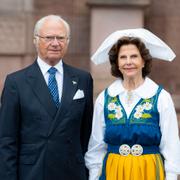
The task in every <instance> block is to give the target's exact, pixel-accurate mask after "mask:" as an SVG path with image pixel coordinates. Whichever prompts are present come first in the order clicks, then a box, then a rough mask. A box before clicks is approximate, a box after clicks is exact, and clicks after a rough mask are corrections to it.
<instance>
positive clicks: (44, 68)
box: [37, 56, 63, 76]
mask: <svg viewBox="0 0 180 180" xmlns="http://www.w3.org/2000/svg"><path fill="white" fill-rule="evenodd" d="M37 63H38V65H39V67H40V69H41V72H42V74H43V76H44V75H45V74H46V73H47V71H48V70H49V68H50V67H52V66H50V65H49V64H47V63H46V62H44V61H43V60H42V59H41V58H40V57H39V56H38V58H37ZM54 67H55V68H56V69H57V71H58V72H59V73H61V74H63V62H62V60H60V61H59V62H58V63H57V64H56V65H55V66H54Z"/></svg>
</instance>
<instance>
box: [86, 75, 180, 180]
mask: <svg viewBox="0 0 180 180" xmlns="http://www.w3.org/2000/svg"><path fill="white" fill-rule="evenodd" d="M157 89H158V85H157V84H156V83H155V82H154V81H152V80H151V79H149V78H145V81H144V83H143V84H142V85H141V86H139V87H138V88H137V89H135V90H133V91H132V93H131V96H130V97H129V95H128V93H127V90H126V89H124V87H123V86H122V81H121V80H120V79H117V80H116V81H114V82H113V83H112V84H111V85H110V86H109V87H108V93H109V95H110V96H112V97H115V96H117V95H119V98H120V100H121V103H122V105H123V106H124V108H125V110H126V113H127V115H128V116H129V115H130V113H131V111H132V110H133V108H134V106H135V105H136V104H137V102H138V101H139V100H140V99H141V98H144V99H145V98H151V97H152V96H154V95H155V94H156V92H157ZM128 97H129V98H128ZM157 106H158V112H159V114H160V121H159V123H160V124H159V125H160V128H161V133H162V137H161V142H160V152H161V154H162V155H163V156H164V158H165V161H164V165H165V172H166V180H177V174H180V140H179V134H178V123H177V117H176V112H175V108H174V104H173V101H172V98H171V96H170V94H169V93H168V92H167V91H165V90H164V89H162V91H161V92H160V94H159V98H158V104H157ZM105 128H106V125H105V120H104V91H102V92H101V93H100V94H99V96H98V97H97V99H96V102H95V107H94V115H93V124H92V132H91V137H90V141H89V145H88V151H87V152H86V154H85V163H86V167H87V168H88V169H89V180H98V179H99V177H100V174H101V169H102V164H103V158H104V156H105V154H106V152H107V144H106V143H105V142H104V131H105Z"/></svg>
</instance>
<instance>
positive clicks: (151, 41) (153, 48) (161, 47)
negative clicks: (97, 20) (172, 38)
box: [91, 28, 176, 64]
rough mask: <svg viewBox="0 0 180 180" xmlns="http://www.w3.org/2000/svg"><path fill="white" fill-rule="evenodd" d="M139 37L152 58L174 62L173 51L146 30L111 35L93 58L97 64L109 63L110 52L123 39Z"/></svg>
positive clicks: (139, 29) (117, 32) (131, 30)
mask: <svg viewBox="0 0 180 180" xmlns="http://www.w3.org/2000/svg"><path fill="white" fill-rule="evenodd" d="M124 36H128V37H137V38H140V39H141V40H142V42H143V43H144V44H145V46H146V48H147V49H149V51H150V54H151V56H152V57H154V58H157V59H162V60H165V61H172V60H173V59H174V58H175V57H176V55H175V53H174V52H173V51H172V49H171V48H170V47H169V46H168V45H167V44H166V43H165V42H163V41H162V40H161V39H160V38H158V37H157V36H156V35H154V34H153V33H152V32H150V31H148V30H147V29H144V28H138V29H127V30H120V31H116V32H114V33H112V34H110V35H109V36H108V37H107V38H106V39H105V40H104V42H103V43H102V44H101V45H100V47H99V48H98V49H97V51H96V52H95V53H94V54H93V56H92V57H91V60H92V61H93V62H94V63H95V64H101V63H104V62H107V61H109V56H108V53H109V50H110V49H111V47H112V46H113V45H114V44H115V43H116V42H117V41H118V40H119V39H120V38H122V37H124Z"/></svg>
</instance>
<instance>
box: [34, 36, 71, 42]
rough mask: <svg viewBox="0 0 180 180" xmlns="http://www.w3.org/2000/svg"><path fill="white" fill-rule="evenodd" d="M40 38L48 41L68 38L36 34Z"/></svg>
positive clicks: (63, 40) (59, 40)
mask: <svg viewBox="0 0 180 180" xmlns="http://www.w3.org/2000/svg"><path fill="white" fill-rule="evenodd" d="M36 36H37V37H39V38H42V39H44V40H45V41H46V42H53V41H54V40H55V39H56V40H57V41H58V42H65V41H66V40H67V39H68V38H67V37H64V36H40V35H36Z"/></svg>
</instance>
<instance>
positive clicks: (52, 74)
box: [48, 67, 59, 107]
mask: <svg viewBox="0 0 180 180" xmlns="http://www.w3.org/2000/svg"><path fill="white" fill-rule="evenodd" d="M56 71H57V69H56V68H55V67H51V68H50V69H49V70H48V73H49V79H48V88H49V90H50V93H51V95H52V97H53V100H54V102H55V104H56V107H58V106H59V92H58V86H57V81H56Z"/></svg>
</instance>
